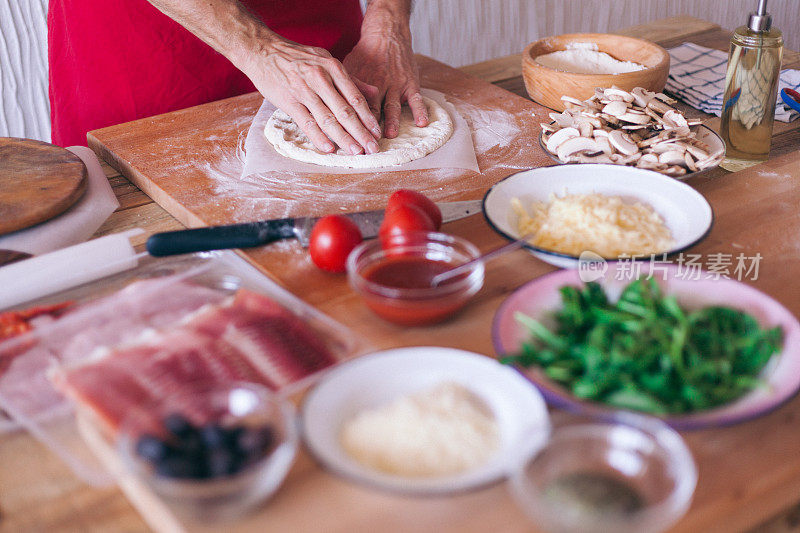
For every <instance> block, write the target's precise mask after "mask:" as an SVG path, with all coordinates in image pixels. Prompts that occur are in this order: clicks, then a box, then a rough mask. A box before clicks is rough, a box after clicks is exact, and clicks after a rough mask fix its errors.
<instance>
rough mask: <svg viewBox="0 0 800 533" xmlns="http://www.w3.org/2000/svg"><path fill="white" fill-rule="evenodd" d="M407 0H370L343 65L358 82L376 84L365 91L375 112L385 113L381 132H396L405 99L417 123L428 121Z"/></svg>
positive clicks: (388, 133) (420, 124)
mask: <svg viewBox="0 0 800 533" xmlns="http://www.w3.org/2000/svg"><path fill="white" fill-rule="evenodd" d="M410 4H411V2H410V1H409V0H372V1H371V2H370V4H369V5H368V6H367V11H366V13H365V15H364V24H363V25H362V27H361V39H360V40H359V42H358V44H357V45H356V46H355V48H353V51H352V52H350V54H349V55H348V56H347V57H345V59H344V66H345V68H346V69H347V71H348V72H349V73H350V75H351V76H352V77H353V78H354V79H357V80H360V81H361V82H365V83H368V84H370V85H373V86H375V87H377V91H376V93H375V94H374V95H373V94H369V93H368V92H365V93H364V94H366V96H367V99H368V101H369V104H370V108H372V110H373V112H374V113H375V114H379V113H380V112H381V110H382V111H383V116H384V127H383V132H384V135H386V137H388V138H394V137H396V136H397V132H398V130H399V127H400V109H401V106H402V104H403V103H406V102H407V103H408V105H409V107H410V108H411V113H412V114H413V116H414V122H415V123H416V125H417V126H421V127H422V126H427V125H428V110H427V109H426V107H425V103H424V102H423V100H422V95H421V94H420V91H419V74H418V72H417V65H416V62H415V60H414V53H413V51H412V49H411V32H410V30H409V26H408V19H409V17H410V9H411V6H410Z"/></svg>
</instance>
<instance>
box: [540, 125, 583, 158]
mask: <svg viewBox="0 0 800 533" xmlns="http://www.w3.org/2000/svg"><path fill="white" fill-rule="evenodd" d="M578 136H580V133H579V132H578V130H576V129H575V128H563V129H560V130H558V131H557V132H555V133H554V134H552V135H551V136H550V138H549V139H547V143H546V144H545V147H546V148H547V150H548V151H550V152H551V153H556V150H558V147H559V145H560V144H561V143H563V142H564V141H566V140H567V139H569V138H571V137H578Z"/></svg>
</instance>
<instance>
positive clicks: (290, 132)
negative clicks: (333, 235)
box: [264, 96, 453, 168]
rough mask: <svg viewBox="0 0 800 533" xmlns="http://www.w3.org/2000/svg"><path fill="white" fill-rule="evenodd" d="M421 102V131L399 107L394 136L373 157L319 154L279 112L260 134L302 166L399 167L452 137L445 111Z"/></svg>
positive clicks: (432, 103) (339, 152)
mask: <svg viewBox="0 0 800 533" xmlns="http://www.w3.org/2000/svg"><path fill="white" fill-rule="evenodd" d="M422 99H423V100H424V102H425V105H426V106H427V107H428V118H429V120H430V122H429V124H428V125H427V126H426V127H424V128H420V127H418V126H416V125H415V124H414V117H413V116H412V114H411V109H410V108H409V107H408V106H403V110H402V112H401V115H400V129H399V131H398V134H397V137H395V138H394V139H386V138H382V139H381V140H379V141H378V146H379V147H380V151H379V152H378V153H376V154H359V155H351V154H348V153H346V152H344V151H343V150H342V149H337V150H336V152H333V153H330V154H326V153H324V152H319V151H317V149H316V148H314V145H313V144H312V143H311V141H310V140H309V139H308V137H306V135H305V134H304V133H303V131H302V130H301V129H300V128H299V127H297V124H295V123H294V121H293V120H292V119H291V117H289V115H287V114H286V113H284V112H283V111H281V110H280V109H276V110H275V112H274V113H273V114H272V116H271V117H270V118H269V120H268V121H267V126H266V128H264V135H266V137H267V140H268V141H269V142H270V143H272V146H273V147H274V148H275V150H276V151H277V152H278V153H279V154H281V155H282V156H284V157H289V158H291V159H296V160H298V161H303V162H305V163H313V164H315V165H323V166H326V167H349V168H375V167H390V166H394V165H400V164H403V163H408V162H409V161H413V160H415V159H420V158H422V157H425V156H426V155H428V154H429V153H431V152H433V151H434V150H436V149H437V148H439V147H440V146H442V145H443V144H444V143H446V142H447V140H448V139H450V136H451V135H453V120H452V119H451V118H450V115H449V114H448V113H447V111H446V110H445V109H444V108H443V107H442V106H440V105H439V104H438V103H436V102H435V101H434V100H431V99H430V98H427V97H424V96H423V97H422Z"/></svg>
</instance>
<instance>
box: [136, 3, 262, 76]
mask: <svg viewBox="0 0 800 533" xmlns="http://www.w3.org/2000/svg"><path fill="white" fill-rule="evenodd" d="M149 2H150V3H151V4H153V5H154V6H155V7H156V8H157V9H159V10H160V11H161V12H162V13H164V14H165V15H167V16H168V17H170V18H171V19H173V20H175V21H176V22H178V23H179V24H180V25H181V26H183V27H184V28H186V29H187V30H189V31H190V32H192V33H193V34H194V35H196V36H197V37H199V38H200V39H202V40H203V41H204V42H205V43H206V44H208V45H209V46H211V47H212V48H214V49H215V50H216V51H218V52H220V53H221V54H222V55H224V56H225V57H227V58H228V59H229V60H230V61H231V62H232V63H233V64H234V65H235V66H236V67H237V68H239V69H241V70H245V67H246V65H245V63H246V60H245V58H246V57H248V55H249V54H251V53H252V51H254V50H258V49H259V48H261V47H263V46H265V45H267V44H268V43H270V42H271V41H273V40H274V39H276V38H277V34H275V33H274V32H273V31H271V30H270V29H269V28H267V26H266V25H265V24H264V23H263V21H261V20H260V19H259V18H258V17H256V16H255V15H253V14H252V13H250V12H249V11H248V10H247V9H246V8H245V7H244V6H243V5H242V4H241V3H240V2H238V1H237V0H149Z"/></svg>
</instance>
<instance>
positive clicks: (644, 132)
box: [539, 87, 725, 179]
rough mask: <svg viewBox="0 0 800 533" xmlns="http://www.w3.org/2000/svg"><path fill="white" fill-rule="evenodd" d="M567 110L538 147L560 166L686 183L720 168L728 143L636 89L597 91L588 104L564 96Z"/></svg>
mask: <svg viewBox="0 0 800 533" xmlns="http://www.w3.org/2000/svg"><path fill="white" fill-rule="evenodd" d="M561 100H562V101H563V102H564V103H565V104H566V106H567V109H566V110H565V111H564V112H563V113H555V112H554V113H550V118H552V119H553V122H551V123H544V124H542V134H541V136H540V137H539V142H540V144H541V145H542V148H544V150H545V152H547V153H548V155H550V157H552V158H553V159H554V160H555V161H557V162H559V163H605V164H617V165H626V166H632V167H636V168H641V169H645V170H653V171H655V172H660V173H661V174H665V175H667V176H671V177H673V178H679V179H684V178H687V177H690V176H694V175H696V174H697V173H699V172H703V171H705V170H709V169H711V168H714V167H717V166H719V164H720V163H721V162H722V159H723V157H724V155H725V143H724V142H723V141H722V139H721V138H720V137H719V135H717V134H716V133H715V132H714V131H713V130H712V129H710V128H708V127H706V126H704V125H702V124H701V123H700V120H692V119H687V118H686V117H685V116H684V115H683V113H681V112H680V111H679V110H677V109H675V108H674V107H672V106H673V104H675V103H676V100H674V99H672V98H670V97H669V96H667V95H665V94H663V93H655V92H650V91H648V90H646V89H643V88H642V87H636V88H634V89H633V90H632V91H630V92H628V91H625V90H623V89H620V88H618V87H610V88H606V89H603V88H597V89H595V92H594V95H593V96H592V97H591V98H589V99H588V100H583V101H581V100H578V99H576V98H572V97H570V96H562V97H561Z"/></svg>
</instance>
